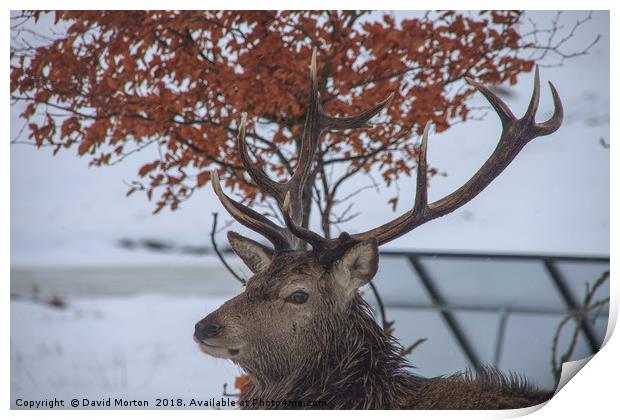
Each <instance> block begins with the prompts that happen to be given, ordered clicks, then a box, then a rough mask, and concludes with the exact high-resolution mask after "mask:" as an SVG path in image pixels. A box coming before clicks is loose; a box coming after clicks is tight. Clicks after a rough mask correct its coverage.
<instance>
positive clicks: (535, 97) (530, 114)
mask: <svg viewBox="0 0 620 420" xmlns="http://www.w3.org/2000/svg"><path fill="white" fill-rule="evenodd" d="M539 101H540V75H539V74H538V66H536V69H535V70H534V90H533V91H532V98H531V99H530V104H529V105H528V106H527V111H525V115H524V116H523V118H522V120H523V121H527V122H528V123H529V124H532V123H534V118H536V111H537V110H538V102H539Z"/></svg>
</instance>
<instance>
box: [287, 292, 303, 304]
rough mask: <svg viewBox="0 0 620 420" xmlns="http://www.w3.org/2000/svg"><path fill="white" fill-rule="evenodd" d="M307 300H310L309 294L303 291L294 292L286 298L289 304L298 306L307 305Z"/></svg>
mask: <svg viewBox="0 0 620 420" xmlns="http://www.w3.org/2000/svg"><path fill="white" fill-rule="evenodd" d="M307 300H308V293H306V292H304V291H302V290H298V291H296V292H293V293H292V294H290V295H289V296H288V297H287V298H286V301H287V302H290V303H294V304H296V305H301V304H302V303H306V301H307Z"/></svg>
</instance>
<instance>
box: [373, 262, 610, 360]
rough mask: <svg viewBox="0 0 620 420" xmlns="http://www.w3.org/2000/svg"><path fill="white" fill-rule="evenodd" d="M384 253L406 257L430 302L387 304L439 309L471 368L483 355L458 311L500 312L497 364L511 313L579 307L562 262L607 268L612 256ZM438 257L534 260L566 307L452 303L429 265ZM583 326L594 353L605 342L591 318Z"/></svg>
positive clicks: (555, 311) (565, 312) (556, 312)
mask: <svg viewBox="0 0 620 420" xmlns="http://www.w3.org/2000/svg"><path fill="white" fill-rule="evenodd" d="M381 255H384V256H391V257H402V258H404V259H407V260H408V262H409V264H410V265H411V267H412V269H413V270H414V272H415V273H416V274H417V277H418V279H419V281H420V283H421V286H422V288H423V289H424V290H425V291H426V293H427V294H428V296H429V298H430V301H431V304H419V303H418V304H416V303H396V304H394V303H392V304H386V305H385V306H386V307H387V308H388V309H389V308H399V309H410V310H420V309H423V310H429V309H430V310H436V311H438V312H439V314H440V315H441V317H442V318H443V321H444V322H445V325H446V327H447V328H448V330H449V331H450V333H451V334H452V336H453V337H454V339H455V340H456V342H457V343H458V345H459V346H460V349H461V350H462V352H463V353H464V354H465V356H466V358H467V359H468V361H469V363H470V364H471V366H472V368H474V369H477V368H480V367H481V366H482V363H481V361H480V357H479V356H478V355H477V354H476V351H475V349H474V347H473V346H472V344H471V341H470V339H469V337H468V336H467V334H466V333H465V331H464V329H463V328H461V326H460V325H459V322H458V319H457V318H456V317H455V315H454V312H455V311H473V312H492V313H497V315H498V317H499V328H498V330H497V336H496V339H495V351H494V364H495V365H497V361H498V360H499V358H500V356H501V352H502V346H503V342H504V338H505V332H506V328H505V327H506V322H507V320H508V318H509V317H510V315H511V314H537V315H556V316H557V315H568V314H570V313H576V312H578V311H580V310H581V309H582V308H581V304H580V299H579V298H578V297H577V296H575V295H574V293H573V291H572V290H571V288H570V287H569V284H568V282H567V281H566V279H565V278H564V276H563V275H562V273H561V271H560V270H559V269H558V264H559V263H566V262H568V263H578V264H579V263H581V264H592V263H594V264H596V265H599V264H600V266H601V268H602V270H601V271H604V270H606V269H608V267H609V262H610V259H609V257H606V256H602V257H591V256H588V257H583V256H557V255H527V254H486V253H485V254H477V253H450V252H397V251H384V252H382V253H381ZM430 259H432V260H433V261H436V260H438V259H448V260H470V261H480V263H481V264H483V263H485V262H501V261H504V262H510V261H512V262H514V261H527V262H534V263H538V264H540V265H541V267H543V268H544V272H545V273H546V276H547V278H548V280H549V281H551V282H552V284H553V285H554V287H555V289H556V291H557V292H558V294H559V296H560V297H561V300H562V302H563V304H564V306H565V308H564V309H551V308H543V307H532V306H530V305H527V304H522V303H521V304H519V303H515V304H514V305H492V304H491V305H479V304H453V303H449V302H448V301H447V300H446V299H445V297H444V296H443V295H442V293H441V290H440V288H439V287H438V286H437V284H438V281H440V279H436V278H433V276H432V275H431V273H430V271H429V270H428V269H427V265H428V262H429V260H430ZM595 316H596V317H601V316H605V317H607V316H608V312H607V311H600V312H598V313H596V314H595ZM581 329H582V332H583V334H584V337H585V339H586V340H587V343H588V346H589V349H590V350H591V352H592V353H596V352H597V351H598V350H599V348H600V347H601V345H602V337H597V334H596V333H595V331H594V330H593V327H592V325H591V323H590V321H589V320H588V319H587V318H586V319H584V322H583V323H582V324H581Z"/></svg>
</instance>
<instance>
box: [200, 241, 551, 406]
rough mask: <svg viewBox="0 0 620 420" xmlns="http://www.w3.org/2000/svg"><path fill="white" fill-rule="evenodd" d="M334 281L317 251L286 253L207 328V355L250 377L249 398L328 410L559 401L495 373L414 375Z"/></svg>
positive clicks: (358, 302)
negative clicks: (215, 327) (300, 296)
mask: <svg viewBox="0 0 620 420" xmlns="http://www.w3.org/2000/svg"><path fill="white" fill-rule="evenodd" d="M362 257H364V255H362V256H360V258H358V259H356V260H355V264H356V265H355V268H356V269H357V268H359V265H360V263H361V266H362V268H363V266H364V264H363V263H364V262H365V260H364V259H363V258H362ZM371 259H372V258H371ZM371 263H373V264H376V261H374V262H372V261H371ZM375 268H376V267H375ZM362 271H363V270H362ZM371 271H372V270H371ZM335 272H336V270H335V269H333V268H325V267H323V266H322V265H321V264H320V263H319V262H318V261H317V259H316V258H315V257H314V256H313V254H312V253H311V252H284V253H279V254H277V255H276V256H275V257H274V258H273V259H272V260H271V263H270V264H269V266H268V268H267V269H266V270H264V271H262V272H259V273H257V274H256V275H255V276H254V277H252V278H251V279H250V281H249V282H248V284H247V287H246V290H245V291H244V292H243V293H242V294H240V295H239V296H237V297H235V298H233V299H231V300H230V301H228V302H226V303H225V304H224V305H223V306H222V307H221V308H220V309H218V310H217V311H215V312H214V313H212V314H210V315H209V316H207V317H206V318H205V319H204V320H203V321H201V322H214V323H217V324H219V325H222V326H223V330H222V333H221V334H220V335H218V336H217V337H214V338H210V339H209V341H208V342H209V343H210V344H211V345H214V346H217V347H218V349H217V350H214V349H213V348H211V347H209V348H204V347H203V350H205V351H206V352H207V353H209V354H212V355H214V356H217V357H224V358H230V359H231V360H232V361H233V362H235V363H237V364H238V365H239V366H240V367H242V368H243V369H244V370H245V371H246V372H247V373H248V375H249V377H250V384H249V385H247V387H246V388H245V389H244V392H243V395H242V397H241V398H242V399H246V400H250V401H251V400H253V399H262V400H263V401H271V400H275V401H281V400H284V399H286V400H289V401H290V400H294V401H325V402H326V406H325V407H319V408H330V409H394V408H396V409H397V408H405V409H502V408H518V407H526V406H531V405H536V404H539V403H541V402H544V401H546V400H547V399H549V398H550V397H551V394H550V393H548V392H543V391H538V390H536V389H534V388H533V387H531V386H529V385H528V384H527V383H525V381H523V380H521V379H519V378H517V377H514V376H513V377H506V376H504V375H502V374H500V373H499V372H497V371H496V370H493V369H486V370H483V371H482V372H480V373H478V374H477V375H474V374H472V373H470V372H465V373H462V374H456V375H453V376H449V377H438V378H423V377H419V376H416V375H414V374H413V373H411V371H410V368H411V366H410V365H409V364H408V363H407V361H406V360H405V359H404V358H403V357H401V356H400V351H401V346H400V345H399V344H398V343H397V342H396V340H395V339H394V337H392V336H390V335H388V334H387V333H386V332H385V331H384V330H383V329H382V328H380V327H379V325H377V323H376V322H375V321H374V318H373V316H372V313H371V311H370V308H369V306H368V304H367V303H366V302H365V301H364V300H363V299H362V298H361V296H360V295H359V294H358V292H357V290H356V289H355V291H354V292H353V294H352V295H351V296H350V297H347V296H348V295H347V294H346V292H345V291H344V290H346V287H345V288H342V287H341V284H342V281H341V282H338V281H335V279H334V276H335V275H336V274H334V273H335ZM351 272H353V269H352V270H351ZM369 275H370V277H372V275H374V271H372V273H371V274H369ZM368 280H369V279H368ZM299 288H303V290H305V291H307V293H308V294H309V296H310V297H309V299H308V301H307V302H306V303H305V304H303V305H294V304H291V303H287V302H286V301H285V299H284V297H285V296H286V295H287V294H288V293H290V292H291V291H293V290H298V289H299ZM226 349H235V351H233V352H231V350H226ZM236 349H238V351H237V350H236ZM226 351H228V353H226ZM233 353H234V354H233ZM247 408H253V407H252V406H248V407H247ZM255 408H258V407H255ZM281 408H288V407H281ZM312 408H316V407H312Z"/></svg>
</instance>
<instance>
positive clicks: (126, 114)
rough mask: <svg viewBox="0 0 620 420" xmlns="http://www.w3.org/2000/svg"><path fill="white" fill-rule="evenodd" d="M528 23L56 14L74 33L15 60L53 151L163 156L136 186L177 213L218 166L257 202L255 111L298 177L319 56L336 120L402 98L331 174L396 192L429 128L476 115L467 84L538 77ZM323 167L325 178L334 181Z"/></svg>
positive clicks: (492, 16)
mask: <svg viewBox="0 0 620 420" xmlns="http://www.w3.org/2000/svg"><path fill="white" fill-rule="evenodd" d="M33 16H34V17H35V18H38V17H39V14H38V13H34V14H33ZM519 18H520V13H518V12H481V13H477V12H476V13H467V14H462V13H455V12H445V13H436V14H428V15H426V16H424V17H422V18H410V19H403V20H401V21H400V22H398V23H397V22H396V21H395V20H394V18H393V17H391V15H390V14H385V15H383V16H380V15H378V14H376V13H375V14H369V13H359V12H350V11H347V12H328V11H303V12H272V11H258V12H236V11H218V12H204V11H184V12H146V11H121V12H113V11H110V12H100V11H87V12H83V11H80V12H67V11H63V12H55V20H56V22H57V23H59V24H61V25H62V24H64V25H65V27H66V32H65V33H64V34H62V35H61V36H59V37H58V38H57V39H56V40H54V41H52V42H49V43H47V44H46V45H43V46H41V47H38V48H36V49H35V50H34V51H33V53H32V54H23V55H19V54H12V61H11V63H12V64H11V92H12V97H13V98H14V99H17V100H23V101H26V102H27V107H26V109H25V111H24V112H23V114H22V116H23V117H24V118H26V119H28V120H29V122H30V124H29V126H28V130H29V138H30V139H32V141H33V142H34V143H36V144H37V145H43V144H48V143H49V144H51V145H55V147H56V148H57V149H56V151H58V150H60V149H62V148H68V149H70V148H73V147H76V148H77V152H78V154H79V155H81V156H82V155H89V156H90V157H91V158H92V163H93V164H94V165H106V164H111V163H114V162H115V161H116V160H118V159H122V158H123V156H125V155H127V154H128V153H132V151H135V150H142V148H144V147H146V146H147V145H152V147H159V148H160V152H161V153H160V157H159V158H157V159H156V160H154V161H151V162H145V164H144V165H143V166H142V167H141V168H140V170H139V172H138V175H139V177H140V178H144V180H143V182H139V183H135V184H134V186H133V187H132V188H131V189H130V190H129V193H132V192H133V191H135V190H143V191H146V193H147V195H148V197H149V199H151V197H152V195H153V191H157V193H158V194H157V197H156V200H157V205H156V211H157V210H160V209H161V208H163V207H164V206H167V205H169V206H170V207H172V208H173V209H174V208H176V207H177V206H178V204H179V203H180V202H181V201H183V200H184V199H186V198H188V197H189V196H190V195H191V193H192V192H193V191H194V190H195V189H196V188H199V187H202V186H204V185H205V184H206V183H208V182H209V174H208V169H210V168H213V167H219V168H220V169H221V171H220V173H226V175H225V176H224V178H225V179H226V181H227V186H228V187H231V188H234V189H236V190H237V191H238V192H239V193H240V194H241V195H243V196H244V197H246V198H247V199H249V200H251V199H253V198H254V194H255V192H254V188H253V186H252V185H251V184H250V183H249V182H248V181H247V178H246V176H245V174H244V173H243V171H242V170H241V167H240V162H239V161H238V156H239V154H238V153H237V151H236V150H235V146H234V144H235V143H234V138H235V136H236V131H237V130H236V128H237V124H238V121H239V119H240V114H241V112H248V115H249V122H250V126H249V130H248V139H249V141H250V143H251V144H252V145H253V150H254V151H257V152H258V153H257V159H259V160H260V161H262V162H263V163H264V164H265V165H266V166H267V168H268V169H269V170H270V171H271V173H272V174H274V175H275V176H276V177H281V178H285V177H286V176H287V173H288V172H289V171H290V167H291V166H294V164H295V162H294V156H295V150H294V149H295V145H296V144H297V141H298V139H299V138H300V136H301V132H302V129H303V121H304V112H305V108H306V102H307V91H308V88H309V74H308V66H309V63H310V55H311V52H312V48H313V47H317V48H318V50H319V57H318V63H319V69H318V70H319V79H320V86H321V91H322V96H321V97H322V99H323V102H324V108H325V109H326V111H327V112H329V113H332V114H334V115H348V114H353V113H356V112H358V111H359V110H361V109H363V108H367V107H369V106H370V105H373V104H375V103H377V102H379V101H380V100H381V99H383V98H385V97H386V96H387V95H388V94H389V93H390V92H395V93H396V95H395V97H394V100H393V102H392V104H391V105H390V107H389V108H388V111H387V116H383V117H381V118H379V120H380V121H381V122H384V123H382V124H376V125H375V126H374V127H371V128H369V129H368V130H365V131H360V130H357V131H355V132H347V133H328V134H327V135H326V136H325V139H324V142H323V146H322V150H321V156H320V157H319V161H321V162H322V165H321V167H322V168H325V167H328V166H329V165H332V164H337V163H338V164H343V165H346V169H345V170H343V171H342V173H343V174H344V175H343V176H347V174H351V173H355V172H358V171H360V170H369V169H371V168H373V167H376V168H379V169H380V171H381V173H382V175H383V178H384V181H385V182H386V183H388V184H389V183H390V182H392V181H393V180H394V179H396V178H397V177H398V176H399V175H402V174H410V173H411V172H412V171H413V170H414V169H415V159H414V158H415V155H416V152H417V151H416V144H417V141H416V140H415V139H414V138H415V137H417V134H421V131H422V129H423V127H424V125H425V123H426V122H427V121H432V122H433V123H434V125H435V127H436V129H437V130H438V131H443V130H445V129H447V128H448V127H450V125H451V124H452V123H454V122H455V121H460V120H463V119H466V118H467V116H468V112H469V108H468V106H467V103H466V99H467V97H468V96H469V95H471V94H472V92H473V91H472V89H470V88H468V87H466V85H465V84H464V83H463V81H462V80H463V77H464V76H465V75H469V76H472V77H475V78H476V79H477V80H479V81H481V82H483V83H485V84H495V83H501V82H505V81H509V82H510V83H515V82H516V78H517V76H518V75H519V74H520V73H521V72H525V71H530V70H531V68H532V64H533V63H532V61H531V60H528V59H525V58H523V57H521V55H522V52H523V48H524V44H523V42H522V40H521V37H520V34H519V32H518V31H517V23H518V21H519ZM41 115H43V117H41ZM412 139H414V140H412ZM321 171H323V170H322V169H321ZM321 171H319V173H318V174H317V178H316V182H317V185H318V186H322V187H324V185H322V181H323V180H325V181H327V180H326V179H324V178H323V177H325V174H324V172H325V171H323V173H321ZM331 183H332V185H331V186H332V187H333V186H334V185H336V183H337V180H333V179H332V180H331ZM335 192H336V191H335V188H334V189H333V191H332V189H328V190H325V191H324V192H323V193H324V197H329V194H332V196H333V195H334V194H335ZM391 202H392V204H393V205H395V204H396V200H395V199H392V201H391Z"/></svg>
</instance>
